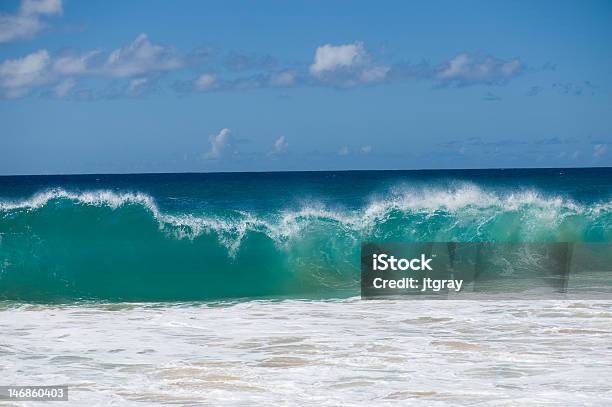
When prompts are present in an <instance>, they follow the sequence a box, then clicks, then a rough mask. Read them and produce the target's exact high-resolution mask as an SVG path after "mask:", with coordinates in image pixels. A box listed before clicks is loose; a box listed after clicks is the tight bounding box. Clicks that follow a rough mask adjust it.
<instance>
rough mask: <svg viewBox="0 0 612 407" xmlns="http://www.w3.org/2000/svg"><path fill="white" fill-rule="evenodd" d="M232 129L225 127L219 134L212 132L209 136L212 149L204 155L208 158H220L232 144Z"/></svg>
mask: <svg viewBox="0 0 612 407" xmlns="http://www.w3.org/2000/svg"><path fill="white" fill-rule="evenodd" d="M230 134H231V132H230V129H228V128H224V129H221V131H220V132H219V133H217V134H211V135H210V136H209V137H208V140H209V142H210V150H208V152H207V153H206V154H205V155H204V157H206V158H208V159H217V158H220V157H221V155H222V154H223V152H224V151H225V149H226V148H227V147H228V146H229V144H230V141H231V140H230Z"/></svg>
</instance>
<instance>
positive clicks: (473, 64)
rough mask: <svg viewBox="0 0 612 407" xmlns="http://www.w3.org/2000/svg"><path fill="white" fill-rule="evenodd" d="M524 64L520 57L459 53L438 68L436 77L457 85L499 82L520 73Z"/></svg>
mask: <svg viewBox="0 0 612 407" xmlns="http://www.w3.org/2000/svg"><path fill="white" fill-rule="evenodd" d="M522 68H523V64H522V63H521V61H520V60H519V59H518V58H512V59H506V60H505V59H501V58H495V57H492V56H484V57H482V56H477V55H469V54H465V53H464V54H459V55H457V56H455V57H454V58H452V59H451V60H450V61H448V62H447V63H445V64H442V65H441V66H440V67H439V68H438V69H437V73H436V75H435V77H436V78H437V79H439V80H440V81H442V82H446V83H452V84H455V85H471V84H499V83H503V82H505V81H507V80H508V79H510V78H512V77H514V76H516V75H518V74H519V73H520V72H521V70H522Z"/></svg>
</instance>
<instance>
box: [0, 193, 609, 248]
mask: <svg viewBox="0 0 612 407" xmlns="http://www.w3.org/2000/svg"><path fill="white" fill-rule="evenodd" d="M53 200H70V201H73V202H75V203H78V204H83V205H92V206H104V207H108V208H111V209H117V208H120V207H122V206H125V205H140V206H142V207H143V208H145V209H146V210H148V211H149V212H150V213H151V214H152V216H153V217H154V219H155V220H156V221H157V223H158V225H159V228H160V229H161V230H164V231H165V232H167V233H168V234H170V235H172V236H174V237H176V238H179V239H183V238H188V239H195V238H197V237H198V236H201V235H202V234H210V233H215V234H216V235H217V236H218V238H219V241H220V242H221V243H222V244H224V245H225V246H226V247H227V248H228V250H229V251H230V253H231V254H232V255H233V254H235V253H236V252H237V250H238V249H239V247H240V244H241V242H242V240H243V239H244V237H245V236H246V234H247V233H249V232H258V233H264V234H265V235H267V236H268V237H270V238H271V239H273V240H274V241H275V242H277V243H278V244H283V243H286V242H287V241H288V240H291V239H292V238H295V237H299V236H301V235H302V233H303V232H304V231H305V230H308V229H309V228H310V227H311V226H313V225H316V224H323V225H326V226H328V227H335V228H338V229H340V230H342V231H344V232H345V233H346V236H353V237H355V238H364V237H367V236H368V234H370V233H372V231H373V230H374V229H376V228H377V227H381V226H382V225H384V224H385V223H386V222H388V221H389V220H390V219H391V218H392V217H393V216H404V217H409V216H411V215H418V216H420V217H421V220H419V221H418V222H421V223H423V222H427V220H428V219H430V218H431V217H433V216H436V215H445V216H450V217H452V218H453V219H454V223H451V224H450V225H447V228H448V227H451V228H452V227H460V226H462V225H465V224H472V223H474V224H475V226H474V228H475V230H476V232H478V231H479V230H482V229H483V228H484V227H485V226H486V225H487V224H489V223H490V222H492V221H494V220H495V219H497V217H499V216H500V215H502V214H504V213H512V212H514V213H520V214H523V218H522V219H523V223H524V224H523V227H524V229H525V230H527V231H529V230H531V232H532V233H537V232H538V230H542V228H544V229H546V228H548V229H551V228H555V227H557V226H558V225H560V224H561V222H563V221H564V220H565V219H566V218H567V217H570V216H576V215H579V216H585V217H587V218H588V219H589V220H590V221H594V222H597V220H598V218H600V217H602V216H607V215H609V214H610V212H611V208H612V203H611V202H609V201H608V202H599V203H597V204H593V205H582V204H578V203H576V202H574V201H572V200H569V199H565V198H562V197H557V196H544V195H543V194H542V193H540V192H538V191H535V190H523V191H511V192H507V193H504V192H499V191H492V190H486V189H483V188H481V187H478V186H476V185H474V184H467V183H466V184H460V185H456V186H454V187H453V188H446V189H442V188H433V187H432V188H413V187H405V186H398V187H395V188H392V189H391V190H390V191H388V193H387V194H385V196H384V197H382V198H373V199H372V200H371V201H370V203H369V204H368V205H366V206H365V207H364V208H361V209H353V210H348V209H346V210H342V209H336V210H332V209H329V208H326V207H325V206H323V205H321V204H318V203H310V204H307V205H304V206H303V207H302V208H300V209H297V210H289V209H288V210H285V211H281V212H279V213H271V214H268V215H266V216H256V215H254V214H251V213H248V212H244V211H234V212H232V213H231V216H226V217H221V216H218V215H202V214H193V213H184V214H176V213H167V212H164V211H162V210H161V209H160V208H159V206H158V205H157V203H156V202H155V199H154V198H153V197H151V196H150V195H148V194H145V193H141V192H115V191H110V190H93V191H85V192H71V191H67V190H64V189H52V190H48V191H44V192H39V193H37V194H35V195H33V196H32V197H30V198H29V199H25V200H20V201H0V212H9V211H15V210H25V211H35V210H37V209H40V208H42V207H44V206H45V205H48V204H49V203H50V202H51V201H53ZM604 223H606V224H604V225H600V226H601V227H603V228H607V229H610V228H611V227H612V226H611V225H609V224H608V223H609V222H604ZM413 226H414V225H413ZM474 237H475V238H477V236H476V235H474Z"/></svg>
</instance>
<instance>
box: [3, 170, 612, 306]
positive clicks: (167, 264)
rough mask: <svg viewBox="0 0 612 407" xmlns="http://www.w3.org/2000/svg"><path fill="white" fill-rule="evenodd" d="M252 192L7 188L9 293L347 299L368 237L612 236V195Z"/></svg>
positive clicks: (475, 188) (434, 189) (396, 189)
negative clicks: (272, 199)
mask: <svg viewBox="0 0 612 407" xmlns="http://www.w3.org/2000/svg"><path fill="white" fill-rule="evenodd" d="M220 193H222V189H217V195H218V194H220ZM237 196H239V197H240V196H241V195H240V194H238V195H237ZM248 197H249V194H248V193H246V192H245V193H244V194H243V195H242V200H239V202H234V201H235V199H234V200H232V202H231V203H226V204H220V203H219V202H216V201H215V202H214V204H213V205H207V200H202V199H199V200H197V204H195V203H194V199H193V197H192V196H184V195H183V196H181V197H179V198H173V197H171V196H168V195H165V196H164V197H163V198H161V199H160V198H158V197H154V196H153V195H152V194H150V193H145V192H122V191H120V190H117V189H116V188H115V189H112V190H111V189H89V190H81V189H74V190H71V189H68V188H67V187H61V188H51V189H44V190H43V191H40V192H37V193H34V194H33V195H31V196H30V197H28V198H16V199H15V198H13V199H3V200H2V201H0V299H5V300H19V301H71V300H78V299H94V300H95V299H100V300H111V301H113V300H117V301H159V300H162V301H163V300H181V301H183V300H207V299H224V298H238V297H262V296H264V297H285V296H289V297H296V296H297V297H309V298H325V297H338V296H340V297H342V296H349V295H355V294H357V293H358V290H359V250H360V243H361V242H363V241H396V242H419V241H457V242H478V241H483V242H485V241H486V242H549V241H550V242H555V241H576V242H582V241H588V242H610V241H612V202H611V201H610V199H609V198H607V199H599V200H597V199H595V200H592V201H591V202H588V203H584V202H578V201H576V200H573V199H570V198H567V197H565V198H564V197H560V196H556V195H554V194H551V193H550V192H542V191H541V190H538V189H537V188H521V189H516V188H515V189H495V188H490V187H486V186H482V185H477V184H476V183H473V182H465V181H461V182H454V183H450V184H445V185H442V184H440V185H436V183H433V185H432V183H431V182H429V183H422V184H420V185H418V186H414V185H411V184H410V183H405V182H404V183H402V182H400V183H396V184H395V185H392V186H390V187H388V188H386V189H385V190H384V191H383V192H380V191H379V192H378V193H370V194H367V196H363V194H362V193H360V196H359V198H360V199H359V200H357V201H355V200H354V199H353V201H351V202H353V203H354V204H353V205H349V204H347V202H348V201H347V200H345V201H344V202H342V201H331V200H325V199H319V200H317V199H313V198H312V194H310V196H309V198H308V199H298V200H294V201H293V202H294V203H293V204H292V205H289V204H287V201H283V203H284V204H280V205H271V204H270V205H259V206H258V205H250V206H249V205H248V203H245V202H244V201H248ZM217 198H218V196H217ZM285 198H286V197H285ZM279 199H280V198H279ZM159 201H164V202H165V203H166V204H165V206H163V205H160V203H159ZM177 201H178V203H177ZM168 202H170V204H168ZM355 202H357V203H356V204H355ZM343 203H344V204H343ZM283 205H284V206H283ZM241 206H242V207H244V209H243V208H241Z"/></svg>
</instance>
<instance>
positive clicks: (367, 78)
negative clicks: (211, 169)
mask: <svg viewBox="0 0 612 407" xmlns="http://www.w3.org/2000/svg"><path fill="white" fill-rule="evenodd" d="M390 69H391V68H389V67H388V66H374V67H372V68H368V69H365V70H364V71H363V72H361V74H360V76H359V77H360V79H361V81H362V82H366V83H367V82H381V81H384V80H385V78H386V77H387V74H388V73H389V70H390Z"/></svg>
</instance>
